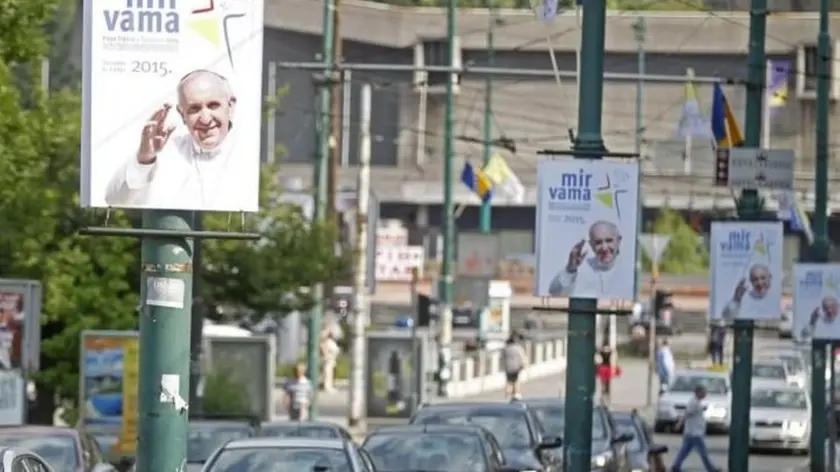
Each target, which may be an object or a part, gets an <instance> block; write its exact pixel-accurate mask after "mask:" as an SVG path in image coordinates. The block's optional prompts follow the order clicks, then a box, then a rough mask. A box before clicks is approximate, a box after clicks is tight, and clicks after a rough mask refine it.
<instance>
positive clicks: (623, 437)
mask: <svg viewBox="0 0 840 472" xmlns="http://www.w3.org/2000/svg"><path fill="white" fill-rule="evenodd" d="M634 437H635V436H633V435H632V434H631V433H621V434H619V435H618V436H616V437H614V438H613V439H612V443H613V444H623V443H629V442H630V441H632V440H633V438H634Z"/></svg>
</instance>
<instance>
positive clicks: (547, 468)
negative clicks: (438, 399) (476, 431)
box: [409, 402, 563, 472]
mask: <svg viewBox="0 0 840 472" xmlns="http://www.w3.org/2000/svg"><path fill="white" fill-rule="evenodd" d="M465 423H466V424H475V425H479V426H482V427H484V428H487V429H488V430H489V431H490V433H492V434H493V436H495V437H496V440H497V441H498V443H499V445H500V446H501V448H502V451H503V455H504V459H505V462H506V463H508V464H511V465H513V466H514V467H517V468H518V469H520V470H535V471H538V472H560V471H561V470H562V460H563V458H562V455H558V454H557V453H556V450H557V449H559V448H560V447H562V445H563V443H562V441H561V440H560V438H558V437H550V436H547V435H544V434H543V429H542V427H541V426H540V423H539V421H538V420H537V418H536V416H535V414H534V412H533V411H531V410H530V409H529V408H528V405H526V404H524V403H518V402H514V403H444V404H437V405H431V406H424V407H422V408H421V409H420V410H419V411H417V413H415V414H414V416H413V417H412V418H411V420H410V421H409V424H418V425H428V424H465Z"/></svg>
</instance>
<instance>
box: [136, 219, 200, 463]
mask: <svg viewBox="0 0 840 472" xmlns="http://www.w3.org/2000/svg"><path fill="white" fill-rule="evenodd" d="M191 219H192V214H191V212H189V211H158V210H148V211H145V212H143V227H144V228H154V229H161V230H175V231H189V230H191V229H192V228H191V227H190V221H191ZM192 256H193V241H192V239H190V238H179V237H172V238H165V237H149V236H147V237H144V238H143V241H142V247H141V255H140V257H141V261H142V275H141V277H142V280H141V287H142V288H141V300H143V302H142V308H141V314H140V341H139V342H140V373H139V375H140V379H139V383H140V387H139V389H140V391H139V392H138V394H139V398H138V402H139V417H140V418H139V420H140V425H139V432H138V433H139V434H138V436H139V439H138V443H137V470H138V472H158V471H161V470H183V469H184V468H185V466H184V464H185V463H186V460H187V417H188V414H187V413H188V412H187V410H186V409H184V408H182V405H180V404H179V403H178V402H180V401H181V399H182V398H189V391H190V324H191V311H192V284H193V274H192ZM162 395H171V396H172V397H178V402H176V401H175V400H174V399H170V397H168V396H167V397H163V396H162Z"/></svg>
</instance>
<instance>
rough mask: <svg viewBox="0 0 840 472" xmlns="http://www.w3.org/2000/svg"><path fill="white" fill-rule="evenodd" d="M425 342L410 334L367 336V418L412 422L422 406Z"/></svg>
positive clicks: (372, 334) (376, 334)
mask: <svg viewBox="0 0 840 472" xmlns="http://www.w3.org/2000/svg"><path fill="white" fill-rule="evenodd" d="M424 347H425V346H424V345H423V338H421V337H418V338H416V339H415V338H412V337H411V334H410V333H385V332H382V333H377V332H368V334H367V355H368V359H367V361H368V363H367V366H368V369H367V381H366V383H365V385H366V386H367V395H366V396H367V402H366V404H367V417H368V418H410V417H411V415H413V414H414V412H415V411H416V409H417V407H418V406H419V405H420V404H421V403H422V399H421V398H419V396H420V394H421V392H422V391H423V390H424V389H423V388H421V387H423V385H421V382H422V381H423V375H422V373H423V372H425V365H424V364H425V362H424V359H423V358H424V356H423V355H421V353H423V352H425V350H424Z"/></svg>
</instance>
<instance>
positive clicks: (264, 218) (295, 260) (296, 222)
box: [203, 166, 353, 319]
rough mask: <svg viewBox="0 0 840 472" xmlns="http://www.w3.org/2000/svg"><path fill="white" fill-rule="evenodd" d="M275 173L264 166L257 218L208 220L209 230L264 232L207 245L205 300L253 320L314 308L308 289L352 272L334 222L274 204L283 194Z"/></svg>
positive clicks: (209, 217)
mask: <svg viewBox="0 0 840 472" xmlns="http://www.w3.org/2000/svg"><path fill="white" fill-rule="evenodd" d="M277 175H279V171H278V170H277V168H275V167H272V166H264V167H263V175H262V187H261V189H262V192H261V207H262V210H261V211H260V213H258V214H257V216H256V217H253V218H249V219H247V220H246V221H244V223H243V222H241V221H237V222H236V223H233V222H232V221H231V219H230V217H229V216H228V215H209V216H205V227H206V228H208V229H216V230H242V229H244V230H246V231H258V232H260V233H262V234H263V238H262V239H260V240H259V241H256V242H253V243H243V242H241V241H231V240H212V241H207V242H206V243H205V246H204V248H205V249H204V250H205V253H204V257H205V258H206V259H205V260H206V262H207V264H206V267H205V270H204V274H203V275H204V282H205V285H204V287H205V294H204V295H205V298H206V300H207V301H208V302H210V303H212V304H216V305H225V304H226V305H228V306H232V307H234V308H235V309H236V310H237V311H239V312H245V313H248V314H251V315H252V316H253V317H254V318H255V319H262V318H263V316H265V315H266V314H269V313H289V312H291V311H305V310H308V309H310V308H312V306H313V304H314V302H315V300H314V298H313V296H312V294H311V292H310V290H309V287H310V286H312V285H314V284H316V283H318V282H325V283H326V282H329V281H332V280H336V279H338V278H340V277H346V276H347V275H348V274H349V271H350V270H351V268H352V259H353V257H352V254H345V255H343V256H337V255H336V254H335V249H334V247H335V246H334V243H333V242H334V241H335V240H336V237H337V231H336V228H335V225H334V224H332V223H325V222H310V221H308V220H307V219H306V218H305V216H304V215H303V214H302V212H301V211H300V208H299V207H296V206H293V205H288V204H277V203H273V202H272V200H273V198H274V196H276V195H278V194H279V193H280V188H279V186H278V185H277V184H276V183H275V182H276V176H277ZM237 220H239V218H238V215H237Z"/></svg>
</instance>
